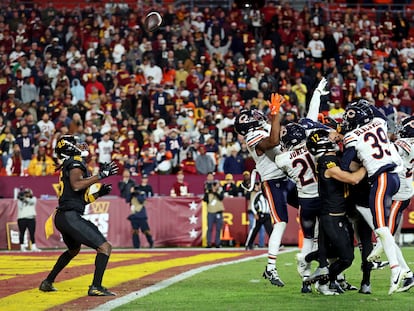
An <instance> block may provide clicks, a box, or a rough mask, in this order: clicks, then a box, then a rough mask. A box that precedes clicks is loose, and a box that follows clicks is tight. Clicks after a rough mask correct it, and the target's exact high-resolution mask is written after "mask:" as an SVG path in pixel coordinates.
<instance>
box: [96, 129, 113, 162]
mask: <svg viewBox="0 0 414 311" xmlns="http://www.w3.org/2000/svg"><path fill="white" fill-rule="evenodd" d="M113 150H114V142H113V140H111V139H110V135H109V131H105V132H104V133H103V134H102V139H101V141H100V142H99V143H98V149H97V150H96V153H97V154H98V162H99V165H103V164H105V163H110V162H111V154H112V151H113Z"/></svg>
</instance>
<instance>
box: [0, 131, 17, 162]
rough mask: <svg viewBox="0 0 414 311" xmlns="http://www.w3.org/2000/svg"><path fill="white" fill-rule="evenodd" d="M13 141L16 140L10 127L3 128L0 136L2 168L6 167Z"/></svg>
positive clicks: (11, 151)
mask: <svg viewBox="0 0 414 311" xmlns="http://www.w3.org/2000/svg"><path fill="white" fill-rule="evenodd" d="M15 140H16V139H15V137H14V135H13V133H12V131H11V129H10V126H5V127H4V128H3V131H2V133H1V135H0V152H1V157H2V162H3V165H4V166H6V165H7V163H8V160H9V158H10V157H11V155H12V153H13V148H14V147H13V145H14V142H15Z"/></svg>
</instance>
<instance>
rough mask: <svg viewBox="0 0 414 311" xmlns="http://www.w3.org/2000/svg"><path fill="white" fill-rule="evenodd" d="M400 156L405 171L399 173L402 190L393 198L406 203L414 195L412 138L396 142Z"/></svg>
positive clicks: (413, 150) (413, 149)
mask: <svg viewBox="0 0 414 311" xmlns="http://www.w3.org/2000/svg"><path fill="white" fill-rule="evenodd" d="M394 147H395V148H396V150H397V152H398V154H399V155H400V156H401V159H402V166H403V169H402V170H401V171H400V172H399V173H398V176H399V177H400V189H399V190H398V192H397V193H396V194H395V195H394V196H393V197H392V199H393V200H398V201H405V200H408V199H410V198H411V197H412V196H413V194H414V188H413V162H414V148H413V145H412V138H400V139H398V140H396V141H395V142H394Z"/></svg>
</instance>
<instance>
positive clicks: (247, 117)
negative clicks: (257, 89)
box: [234, 94, 288, 286]
mask: <svg viewBox="0 0 414 311" xmlns="http://www.w3.org/2000/svg"><path fill="white" fill-rule="evenodd" d="M283 101H284V99H283V97H282V96H280V95H279V94H272V97H271V102H269V108H270V120H271V122H270V124H269V123H268V122H267V119H266V117H265V116H264V115H263V114H262V113H261V112H260V111H259V110H256V109H253V110H242V111H241V112H240V114H239V115H238V116H237V117H236V120H235V123H234V128H235V130H236V132H237V133H238V134H239V135H242V136H243V137H244V140H245V141H246V143H247V147H248V150H249V153H250V154H251V156H252V157H253V159H254V160H255V162H256V170H257V171H258V173H259V174H260V177H261V180H262V189H263V193H264V194H265V196H266V198H267V200H268V202H269V205H270V211H271V212H270V214H271V216H272V218H273V221H274V226H273V231H272V234H271V236H270V238H269V247H268V259H267V266H266V268H265V271H264V272H263V277H264V278H266V279H268V280H269V281H270V283H271V284H273V285H276V286H284V285H285V284H284V283H283V281H282V280H281V279H280V277H279V274H278V272H277V269H276V257H277V254H278V252H279V247H280V243H281V240H282V236H283V233H284V232H285V228H286V223H287V221H288V211H287V192H288V179H287V177H286V175H285V174H284V173H283V171H282V170H280V169H278V168H277V167H276V165H275V163H274V158H275V155H276V154H277V153H279V152H280V147H279V146H278V145H279V142H280V137H279V134H280V114H279V111H280V105H281V104H282V103H283Z"/></svg>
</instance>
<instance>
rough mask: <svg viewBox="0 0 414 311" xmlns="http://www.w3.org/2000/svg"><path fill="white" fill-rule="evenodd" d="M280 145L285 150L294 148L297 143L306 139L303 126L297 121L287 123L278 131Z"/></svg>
mask: <svg viewBox="0 0 414 311" xmlns="http://www.w3.org/2000/svg"><path fill="white" fill-rule="evenodd" d="M280 135H281V141H282V145H283V147H284V148H285V149H286V150H292V149H295V147H296V146H297V145H299V144H300V143H302V142H304V141H305V140H306V132H305V129H304V127H303V126H301V125H300V124H297V123H289V124H287V125H286V126H284V127H283V128H282V130H281V132H280Z"/></svg>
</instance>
